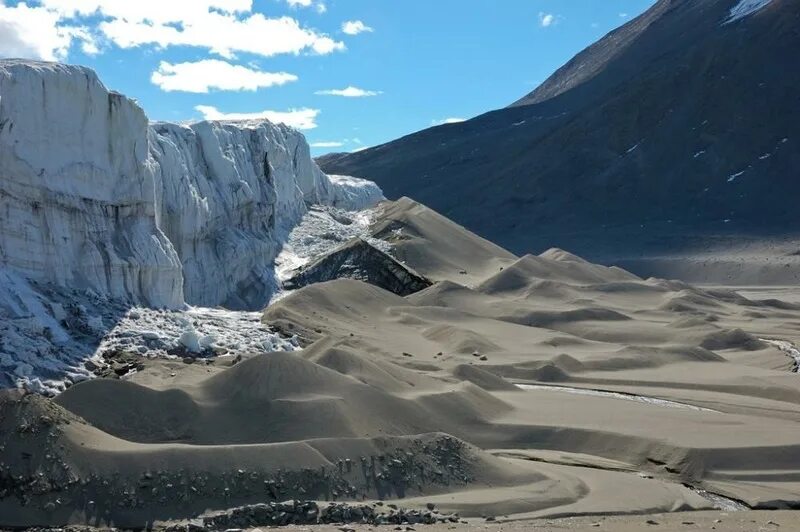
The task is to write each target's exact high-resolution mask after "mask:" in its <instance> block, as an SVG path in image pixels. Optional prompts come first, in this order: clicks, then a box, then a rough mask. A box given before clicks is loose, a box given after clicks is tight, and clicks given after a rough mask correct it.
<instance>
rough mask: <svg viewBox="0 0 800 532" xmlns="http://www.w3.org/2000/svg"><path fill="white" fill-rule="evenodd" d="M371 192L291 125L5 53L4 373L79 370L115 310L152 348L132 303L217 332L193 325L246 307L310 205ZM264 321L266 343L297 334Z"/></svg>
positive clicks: (8, 376)
mask: <svg viewBox="0 0 800 532" xmlns="http://www.w3.org/2000/svg"><path fill="white" fill-rule="evenodd" d="M382 199H383V194H382V192H381V190H380V189H379V188H378V186H377V185H375V184H374V183H372V182H370V181H366V180H362V179H357V178H352V177H347V176H328V175H326V174H324V173H323V172H322V171H321V170H320V169H319V168H318V167H317V165H316V163H315V162H314V161H313V159H312V158H311V155H310V149H309V146H308V143H307V142H306V140H305V138H304V137H303V135H302V134H300V133H299V132H297V131H295V130H293V129H291V128H289V127H287V126H284V125H278V124H272V123H270V122H268V121H247V122H234V121H231V122H209V121H203V122H197V123H192V124H171V123H164V122H152V123H151V122H149V121H148V119H147V116H146V115H145V113H144V111H143V110H142V109H141V107H139V105H138V104H137V103H136V102H135V101H134V100H132V99H130V98H127V97H125V96H123V95H121V94H119V93H116V92H114V91H110V90H108V89H107V88H106V87H105V86H104V85H103V83H102V82H101V81H100V79H99V78H98V76H97V75H96V74H95V72H94V71H92V70H91V69H88V68H84V67H79V66H72V65H64V64H59V63H47V62H36V61H27V60H14V59H9V60H0V332H2V336H0V386H8V385H14V384H16V385H19V384H20V383H26V384H31V383H36V385H35V386H34V387H35V388H39V389H41V390H45V391H57V390H58V389H61V388H63V386H64V384H63V382H62V381H60V380H59V379H60V378H61V379H62V380H63V379H64V378H66V383H67V384H66V385H68V384H69V382H75V381H78V380H81V379H83V378H90V377H91V375H90V374H89V373H88V372H87V371H86V370H85V368H84V367H83V365H82V362H83V361H84V360H85V359H87V358H90V357H92V356H96V352H97V349H98V348H99V347H100V346H102V345H106V344H108V343H109V342H108V337H109V335H111V337H115V336H114V334H115V333H114V331H117V332H119V327H120V326H122V325H124V324H126V323H127V324H128V325H129V326H130V327H128V329H127V330H126V331H123V334H122V337H133V338H134V339H135V338H138V340H137V341H132V344H131V346H128V347H132V348H133V349H134V351H139V352H142V353H144V354H152V353H158V352H159V351H158V349H151V348H150V347H147V346H148V345H150V346H151V347H152V345H154V342H155V340H154V336H153V334H145V333H148V331H139V332H140V333H142V334H139V336H137V330H138V329H137V327H138V325H137V320H135V319H130V312H134V315H135V316H143V315H148V316H150V317H151V318H152V316H153V315H152V313H149V314H148V313H147V312H145V310H147V309H162V310H161V311H160V312H161V314H157V315H162V317H164V320H162V322H161V323H162V325H163V326H164V327H165V328H166V329H168V330H170V331H172V332H171V333H170V335H172V336H170V335H167V336H170V338H169V339H168V341H167V342H166V344H170V343H176V342H178V343H179V342H180V339H181V338H183V339H184V341H188V339H191V338H195V339H198V338H199V339H205V341H207V343H208V345H209V346H213V343H214V340H213V338H218V337H219V334H217V335H216V336H214V335H213V334H212V335H209V334H207V333H204V332H202V331H194V329H193V328H192V327H191V326H190V325H192V324H194V323H201V325H202V323H206V322H208V323H212V322H215V320H216V322H219V320H220V319H221V318H220V315H214V314H213V312H212V310H213V307H221V308H224V309H227V310H226V311H224V312H226V313H225V314H223V316H224V317H225V319H227V320H234V321H235V319H236V316H239V317H241V319H242V320H243V323H253V319H252V311H259V310H261V309H263V308H264V307H265V306H266V305H267V304H268V303H269V301H270V299H271V298H272V297H273V296H274V295H275V294H276V292H277V291H279V280H278V278H277V276H276V266H275V261H276V259H277V258H278V256H279V255H280V254H281V253H282V252H283V250H284V247H285V246H286V244H287V242H288V241H289V239H290V236H291V235H292V232H293V231H294V229H295V227H297V226H298V225H299V224H300V223H301V221H302V220H303V219H304V217H306V215H307V214H308V213H309V210H314V209H315V207H314V206H320V208H326V209H331V210H332V211H331V212H334V211H341V212H358V211H364V210H366V209H369V208H370V207H372V206H374V205H376V204H377V203H378V202H379V201H381V200H382ZM348 223H349V222H348ZM340 225H341V226H342V227H344V225H345V224H340ZM132 309H133V310H132ZM137 309H138V310H137ZM203 309H205V310H203ZM237 312H238V314H237ZM170 313H177V314H170ZM181 313H184V314H187V315H189V314H192V313H193V314H192V315H190V316H189V317H188V318H187V319H186V320H185V322H184V320H183V318H181V315H182V314H181ZM210 313H211V314H210ZM197 316H201V318H202V316H211V317H209V319H208V320H206V322H204V321H203V319H199V320H198V318H197ZM138 321H141V320H138ZM157 321H158V320H155V321H153V320H152V319H151V320H150V321H149V322H148V323H150V325H153V324H155V323H156V322H157ZM151 322H152V323H151ZM175 324H177V325H175ZM185 324H189V325H186V326H184V325H185ZM209 327H211V328H212V329H213V328H214V327H213V326H212V325H209ZM233 328H234V329H235V328H236V327H233ZM217 329H219V327H218V328H217ZM261 329H263V334H262V335H261V336H259V335H255V337H256V338H257V344H258V345H263V346H265V347H264V348H265V349H267V348H269V349H274V348H276V347H281V348H285V349H291V348H292V346H293V345H294V344H292V342H291V341H290V340H286V341H284V339H280V338H278V337H276V336H274V333H272V332H271V331H269V330H268V328H267V327H266V326H261ZM243 330H245V331H249V333H248V336H253V332H252V327H249V326H248V327H245V328H244V329H243ZM131 331H133V332H131ZM150 332H152V331H150ZM217 332H218V331H217ZM198 335H199V336H198ZM117 336H119V335H117ZM209 338H211V339H209ZM240 340H241V341H242V342H245V335H244V334H243V335H242V338H241V339H240ZM198 341H199V340H198ZM104 342H105V344H104ZM137 342H138V343H137ZM117 343H119V342H117ZM123 343H124V342H123ZM155 343H157V342H155ZM162 343H164V342H162ZM229 343H230V344H231V345H239V343H240V341H239V340H233V341H231V342H229ZM242 345H250V344H248V343H246V342H245V343H243V344H242Z"/></svg>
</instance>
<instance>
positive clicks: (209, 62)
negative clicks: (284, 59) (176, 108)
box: [150, 59, 297, 93]
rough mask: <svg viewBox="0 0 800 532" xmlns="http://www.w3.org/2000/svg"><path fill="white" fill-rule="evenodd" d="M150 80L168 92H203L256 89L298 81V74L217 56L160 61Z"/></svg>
mask: <svg viewBox="0 0 800 532" xmlns="http://www.w3.org/2000/svg"><path fill="white" fill-rule="evenodd" d="M150 81H152V82H153V83H154V84H156V85H158V86H159V87H160V88H161V89H162V90H165V91H168V92H170V91H183V92H200V93H205V92H208V91H209V90H213V89H219V90H225V91H241V90H247V91H255V90H258V89H260V88H264V87H273V86H276V85H284V84H286V83H289V82H292V81H297V76H295V75H294V74H288V73H286V72H262V71H260V70H254V69H250V68H247V67H244V66H241V65H232V64H230V63H228V62H226V61H221V60H219V59H204V60H202V61H196V62H194V63H191V62H189V63H177V64H172V63H168V62H166V61H161V63H160V64H159V65H158V70H156V71H155V72H153V75H152V76H151V78H150Z"/></svg>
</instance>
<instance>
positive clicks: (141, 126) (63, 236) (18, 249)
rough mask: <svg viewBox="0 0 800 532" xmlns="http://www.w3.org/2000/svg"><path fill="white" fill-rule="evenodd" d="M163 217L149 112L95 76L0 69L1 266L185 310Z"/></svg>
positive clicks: (42, 66)
mask: <svg viewBox="0 0 800 532" xmlns="http://www.w3.org/2000/svg"><path fill="white" fill-rule="evenodd" d="M155 214H156V212H155V188H154V186H153V176H152V171H151V169H150V165H149V162H148V144H147V118H146V117H145V114H144V112H143V111H142V109H141V108H140V107H139V106H137V105H136V104H135V103H134V102H133V101H131V100H129V99H128V98H125V97H124V96H122V95H120V94H116V93H113V92H109V91H108V90H107V89H106V88H105V87H104V86H103V84H102V83H100V81H99V80H98V78H97V76H96V75H95V73H94V72H92V71H91V70H88V69H85V68H81V67H75V66H66V65H60V64H54V63H31V62H27V61H16V60H6V61H0V266H7V267H10V268H12V269H14V270H17V271H19V272H21V273H23V274H24V275H25V276H26V277H28V278H32V279H35V280H38V281H45V282H52V283H55V284H58V285H63V286H70V287H73V288H89V289H92V290H95V291H97V292H102V293H107V294H109V295H112V296H115V297H124V298H130V299H132V300H134V301H137V302H141V303H145V304H149V305H155V306H162V305H163V306H175V305H179V304H181V303H182V302H183V289H182V282H183V281H182V275H181V265H180V262H179V260H178V256H177V254H176V253H175V250H174V249H173V247H172V245H171V244H170V242H169V241H168V240H167V238H166V237H165V236H164V234H163V233H162V232H161V231H160V230H159V228H158V226H157V225H156V216H155Z"/></svg>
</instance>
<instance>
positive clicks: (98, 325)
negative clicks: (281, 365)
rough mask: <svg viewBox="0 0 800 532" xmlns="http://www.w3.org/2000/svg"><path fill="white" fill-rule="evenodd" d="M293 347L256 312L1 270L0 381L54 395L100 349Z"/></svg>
mask: <svg viewBox="0 0 800 532" xmlns="http://www.w3.org/2000/svg"><path fill="white" fill-rule="evenodd" d="M298 348H299V343H298V340H297V339H296V338H286V337H283V336H281V335H279V334H277V333H275V332H274V331H273V330H272V329H270V328H269V326H268V325H266V324H264V323H262V322H261V313H260V312H244V311H229V310H225V309H212V308H197V307H189V308H187V309H184V310H169V309H152V308H145V307H132V306H131V305H130V303H129V302H127V301H124V300H121V299H118V298H109V297H107V296H104V295H101V294H97V293H95V292H91V291H86V290H69V289H65V288H62V287H57V286H54V285H40V284H38V283H35V282H28V281H27V280H25V279H23V278H21V277H19V276H18V275H16V274H14V273H13V272H9V271H4V270H0V388H3V387H25V388H28V389H30V390H33V391H37V392H40V393H46V394H55V393H58V392H61V391H63V390H64V389H65V388H66V387H67V386H69V385H70V384H73V383H76V382H80V381H83V380H86V379H89V378H92V377H93V375H92V373H91V372H90V371H89V370H88V369H87V368H86V366H85V363H86V361H88V360H93V359H94V360H99V359H101V358H102V357H103V355H104V354H107V353H115V352H123V353H126V354H132V355H138V356H142V357H146V358H154V357H163V358H181V357H184V356H187V355H189V356H220V355H227V354H236V353H269V352H273V351H294V350H296V349H298Z"/></svg>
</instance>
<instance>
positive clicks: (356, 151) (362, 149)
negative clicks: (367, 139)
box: [350, 146, 371, 153]
mask: <svg viewBox="0 0 800 532" xmlns="http://www.w3.org/2000/svg"><path fill="white" fill-rule="evenodd" d="M370 147H371V146H361V147H360V148H356V149H354V150H352V151H351V152H350V153H358V152H360V151H364V150H368V149H370Z"/></svg>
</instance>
